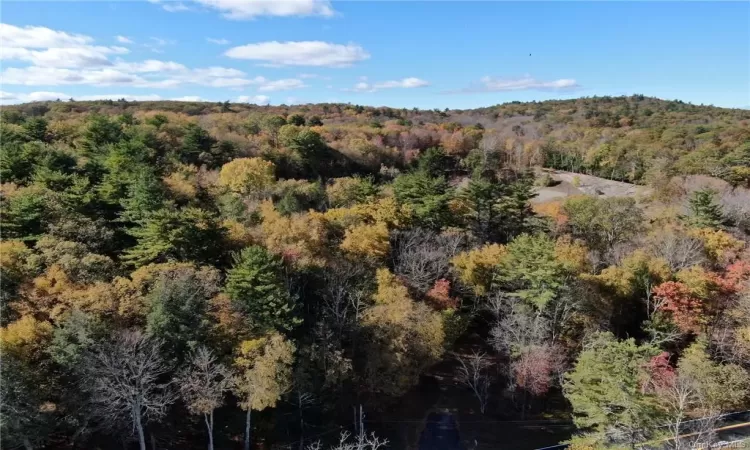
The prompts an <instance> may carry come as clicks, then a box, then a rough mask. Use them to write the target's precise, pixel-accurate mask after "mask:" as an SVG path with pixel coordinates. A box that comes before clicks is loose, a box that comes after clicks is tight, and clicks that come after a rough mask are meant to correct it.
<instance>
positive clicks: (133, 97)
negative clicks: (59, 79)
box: [75, 94, 161, 102]
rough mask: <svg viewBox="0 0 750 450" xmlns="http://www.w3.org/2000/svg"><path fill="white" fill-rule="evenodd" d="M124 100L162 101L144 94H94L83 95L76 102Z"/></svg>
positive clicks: (159, 97) (156, 96)
mask: <svg viewBox="0 0 750 450" xmlns="http://www.w3.org/2000/svg"><path fill="white" fill-rule="evenodd" d="M121 98H124V99H125V100H127V101H129V102H151V101H156V100H161V96H159V95H156V94H144V95H132V94H94V95H83V96H80V97H75V99H76V100H81V101H91V100H120V99H121Z"/></svg>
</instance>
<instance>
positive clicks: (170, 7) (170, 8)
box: [161, 2, 191, 12]
mask: <svg viewBox="0 0 750 450" xmlns="http://www.w3.org/2000/svg"><path fill="white" fill-rule="evenodd" d="M161 7H162V8H164V11H167V12H180V11H191V9H190V7H189V6H188V5H186V4H184V3H182V2H167V3H164V4H162V5H161Z"/></svg>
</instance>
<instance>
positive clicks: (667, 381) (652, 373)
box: [644, 352, 677, 392]
mask: <svg viewBox="0 0 750 450" xmlns="http://www.w3.org/2000/svg"><path fill="white" fill-rule="evenodd" d="M646 371H647V372H648V375H649V377H648V380H646V382H645V383H644V390H653V391H656V392H660V391H664V390H665V389H668V388H669V387H671V386H673V385H674V383H675V379H676V378H677V373H676V372H675V370H674V367H672V366H671V365H670V364H669V353H667V352H661V353H660V354H658V355H656V356H654V357H653V358H651V360H650V361H649V362H648V364H647V365H646Z"/></svg>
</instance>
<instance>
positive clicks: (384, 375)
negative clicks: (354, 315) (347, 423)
mask: <svg viewBox="0 0 750 450" xmlns="http://www.w3.org/2000/svg"><path fill="white" fill-rule="evenodd" d="M376 278H377V282H378V289H377V292H376V293H375V295H374V296H373V301H374V303H375V304H374V305H373V306H372V307H370V308H369V309H368V310H366V311H365V313H364V315H363V317H362V324H363V325H364V326H365V328H366V330H367V332H368V335H369V339H368V340H367V344H366V345H367V349H366V350H367V366H366V369H365V381H366V382H367V384H368V385H369V387H370V390H371V391H373V392H382V393H386V394H389V395H400V394H403V393H404V392H406V390H407V389H409V388H410V387H411V386H413V385H414V384H416V382H417V381H418V380H419V374H420V373H421V371H422V370H423V369H424V368H425V367H427V366H429V365H431V364H434V363H435V362H436V361H438V360H439V359H440V357H441V355H442V353H443V343H444V342H445V337H446V336H445V329H444V322H443V317H442V315H441V314H440V313H439V312H436V311H434V310H433V309H431V308H430V307H428V306H427V305H425V304H424V303H417V302H414V301H412V299H411V298H409V294H408V291H407V289H406V286H404V284H403V283H402V282H401V281H400V280H399V279H398V278H397V277H396V276H394V275H393V274H392V273H391V272H390V271H389V270H388V269H378V271H377V274H376Z"/></svg>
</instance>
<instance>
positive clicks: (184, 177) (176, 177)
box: [164, 165, 198, 201]
mask: <svg viewBox="0 0 750 450" xmlns="http://www.w3.org/2000/svg"><path fill="white" fill-rule="evenodd" d="M197 177H198V168H197V167H195V166H193V165H180V166H179V167H177V169H176V170H175V171H174V172H172V173H171V174H169V176H166V177H164V184H165V185H166V186H167V189H169V191H170V192H171V193H172V195H174V196H175V197H176V198H179V199H181V200H185V201H188V200H193V199H194V198H195V196H196V195H198V180H197Z"/></svg>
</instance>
